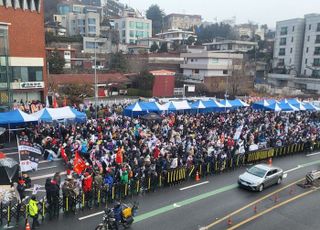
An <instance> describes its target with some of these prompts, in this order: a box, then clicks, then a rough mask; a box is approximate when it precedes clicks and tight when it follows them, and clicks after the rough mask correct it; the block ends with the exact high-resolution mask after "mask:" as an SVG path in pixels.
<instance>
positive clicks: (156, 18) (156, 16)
mask: <svg viewBox="0 0 320 230" xmlns="http://www.w3.org/2000/svg"><path fill="white" fill-rule="evenodd" d="M146 15H147V18H148V19H150V20H151V21H152V35H155V34H158V33H161V31H162V29H163V18H164V16H165V14H164V12H163V10H161V9H160V7H159V6H158V5H151V6H150V7H149V9H148V10H147V13H146Z"/></svg>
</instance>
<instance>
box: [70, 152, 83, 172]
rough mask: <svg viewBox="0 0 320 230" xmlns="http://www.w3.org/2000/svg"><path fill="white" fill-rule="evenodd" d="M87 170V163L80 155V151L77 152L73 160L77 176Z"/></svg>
mask: <svg viewBox="0 0 320 230" xmlns="http://www.w3.org/2000/svg"><path fill="white" fill-rule="evenodd" d="M85 168H86V163H85V162H84V160H83V159H82V158H81V156H80V155H79V153H78V151H76V154H75V156H74V160H73V171H75V172H76V173H77V174H80V173H82V171H83V170H85Z"/></svg>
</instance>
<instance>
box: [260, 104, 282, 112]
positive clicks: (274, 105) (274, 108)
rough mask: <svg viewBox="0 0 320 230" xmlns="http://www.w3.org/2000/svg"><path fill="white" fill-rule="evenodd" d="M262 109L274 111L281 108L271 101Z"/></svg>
mask: <svg viewBox="0 0 320 230" xmlns="http://www.w3.org/2000/svg"><path fill="white" fill-rule="evenodd" d="M264 109H265V110H267V111H274V112H280V111H281V110H282V109H281V108H280V106H279V104H278V103H273V104H271V105H268V106H265V107H264Z"/></svg>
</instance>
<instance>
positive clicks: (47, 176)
mask: <svg viewBox="0 0 320 230" xmlns="http://www.w3.org/2000/svg"><path fill="white" fill-rule="evenodd" d="M54 174H55V173H50V174H46V175H41V176H34V177H31V180H40V179H44V178H49V177H53V176H54ZM62 175H67V172H60V176H62Z"/></svg>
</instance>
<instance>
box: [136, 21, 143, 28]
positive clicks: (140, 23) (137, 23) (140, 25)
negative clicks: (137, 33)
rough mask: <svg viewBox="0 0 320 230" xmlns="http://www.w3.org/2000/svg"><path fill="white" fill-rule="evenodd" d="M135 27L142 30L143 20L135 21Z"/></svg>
mask: <svg viewBox="0 0 320 230" xmlns="http://www.w3.org/2000/svg"><path fill="white" fill-rule="evenodd" d="M136 28H137V29H139V30H143V22H136Z"/></svg>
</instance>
